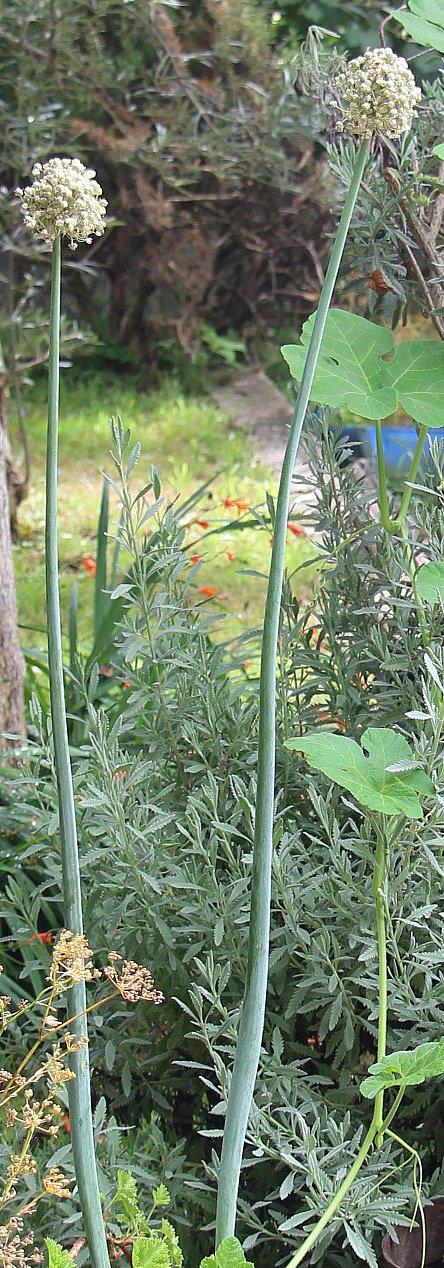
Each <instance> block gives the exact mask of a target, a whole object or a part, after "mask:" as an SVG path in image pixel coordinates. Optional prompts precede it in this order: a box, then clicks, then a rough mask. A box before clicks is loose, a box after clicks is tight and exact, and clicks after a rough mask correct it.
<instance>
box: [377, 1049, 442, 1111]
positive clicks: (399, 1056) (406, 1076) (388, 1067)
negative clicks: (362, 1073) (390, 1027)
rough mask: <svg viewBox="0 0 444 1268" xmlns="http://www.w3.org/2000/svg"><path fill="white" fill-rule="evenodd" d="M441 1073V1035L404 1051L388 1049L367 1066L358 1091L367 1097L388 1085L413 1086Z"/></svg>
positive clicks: (388, 1086)
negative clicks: (386, 1054) (367, 1070)
mask: <svg viewBox="0 0 444 1268" xmlns="http://www.w3.org/2000/svg"><path fill="white" fill-rule="evenodd" d="M440 1074H444V1038H442V1039H437V1040H435V1041H434V1042H433V1043H421V1044H419V1045H418V1047H417V1048H412V1049H411V1050H410V1051H407V1052H391V1053H390V1054H389V1056H387V1057H382V1058H381V1060H380V1061H376V1062H375V1064H374V1065H371V1066H370V1069H369V1072H368V1076H367V1078H365V1079H364V1080H363V1082H362V1083H361V1087H360V1091H361V1092H362V1095H363V1096H366V1097H367V1098H368V1100H372V1099H373V1097H374V1096H376V1094H377V1092H383V1091H384V1090H385V1089H386V1088H390V1087H417V1085H418V1084H419V1083H425V1081H426V1079H434V1078H436V1077H437V1075H440Z"/></svg>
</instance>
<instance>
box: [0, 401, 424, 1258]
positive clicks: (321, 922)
mask: <svg viewBox="0 0 444 1268" xmlns="http://www.w3.org/2000/svg"><path fill="white" fill-rule="evenodd" d="M309 449H310V463H311V468H312V473H313V474H312V479H313V482H314V483H316V486H317V487H318V490H319V500H318V505H317V508H316V511H315V514H314V521H315V524H316V527H317V528H318V529H322V533H323V542H324V560H325V563H326V564H327V568H326V570H325V572H324V573H323V574H322V575H321V576H320V578H319V583H318V586H317V590H316V595H315V600H314V605H313V610H312V611H311V610H310V611H307V609H302V610H299V609H298V605H297V602H296V600H295V598H294V596H293V594H292V589H291V582H290V579H287V583H286V588H285V593H284V601H283V611H282V660H281V664H282V677H281V681H280V684H279V689H280V701H279V735H280V738H281V739H283V738H285V737H286V735H287V734H294V732H295V727H296V725H300V724H301V723H302V724H303V725H304V726H305V725H306V726H307V727H309V728H310V727H312V726H313V724H314V723H315V722H317V724H319V722H320V721H321V723H322V718H321V719H320V717H319V698H320V694H321V692H322V696H323V705H322V711H323V712H324V713H325V714H326V715H327V716H326V718H325V719H324V725H333V726H334V725H337V722H336V723H335V719H344V720H345V721H346V724H347V729H348V730H349V731H350V732H351V733H353V731H354V732H355V734H359V732H360V730H361V729H362V728H364V727H365V726H366V725H368V723H369V722H372V723H373V724H375V722H376V719H378V721H379V722H381V723H384V724H386V725H390V724H393V723H394V722H396V723H398V724H399V723H401V724H402V725H404V726H405V728H406V730H407V731H408V732H409V734H410V738H411V741H412V742H413V743H414V745H415V746H417V749H418V752H419V753H420V754H421V755H423V756H424V757H425V759H426V761H427V760H430V761H432V759H433V766H434V770H435V777H436V778H437V780H438V788H439V786H440V783H441V782H442V769H443V766H442V757H443V742H442V727H443V712H444V706H443V695H441V694H440V689H439V687H438V686H437V682H438V683H439V681H440V680H441V679H442V678H443V670H444V664H443V653H442V650H440V649H441V647H442V643H443V639H442V634H443V629H442V625H443V617H442V613H441V612H440V611H439V609H437V611H436V612H435V614H434V618H433V627H432V644H431V648H430V650H429V655H428V660H427V661H425V660H424V649H423V648H422V645H421V641H420V632H419V628H418V622H417V617H416V612H415V606H414V603H413V601H412V595H411V593H410V591H409V589H408V586H407V584H406V574H405V568H404V561H403V556H402V548H401V546H400V545H399V544H397V543H396V542H390V543H385V542H384V540H383V539H382V536H381V533H380V530H379V528H378V526H377V525H376V524H375V522H374V521H373V520H372V518H371V516H369V511H368V500H369V494H368V488H367V486H366V485H365V484H364V483H363V482H362V481H359V480H358V482H357V478H356V475H355V474H354V471H353V470H352V468H351V467H350V466H348V465H341V462H342V463H343V461H344V458H345V457H346V454H345V453H344V445H342V447H339V449H338V445H337V443H336V440H335V435H334V433H333V432H332V430H331V428H330V425H329V420H328V418H320V419H318V420H312V431H311V436H310V438H309ZM339 458H341V462H339V461H338V459H339ZM136 459H137V454H135V455H134V457H133V458H132V459H131V461H130V462H129V463H128V461H127V459H126V458H125V455H124V454H120V456H119V455H117V466H118V479H119V480H120V479H121V478H123V485H124V490H123V498H122V500H123V503H124V506H125V507H126V516H125V524H124V526H123V528H122V530H121V531H122V537H123V540H124V544H125V547H126V550H127V551H128V552H129V554H130V556H131V561H132V562H131V569H132V570H133V571H131V572H130V576H131V581H130V582H128V581H127V582H126V584H127V585H129V590H128V591H127V604H128V606H127V610H126V614H125V616H124V619H123V622H122V626H121V641H120V650H119V651H118V653H117V655H116V658H115V670H116V676H117V679H118V680H122V681H123V680H126V681H127V680H128V679H130V680H131V683H132V687H131V690H129V691H121V690H118V691H117V693H116V694H117V696H118V706H117V707H116V706H115V704H112V703H110V706H109V709H108V713H107V714H106V713H104V712H100V711H97V710H96V709H95V707H94V704H93V701H94V690H93V684H91V683H90V684H88V682H87V681H86V684H85V685H86V696H87V697H88V691H89V692H90V699H89V702H88V700H87V708H88V726H87V729H86V732H85V738H84V741H83V743H82V745H81V746H80V747H79V748H78V749H77V751H76V752H75V753H74V755H73V756H74V769H75V780H76V795H77V805H78V808H79V819H80V837H81V850H82V867H83V875H84V895H85V904H86V920H87V930H88V933H89V935H90V938H91V940H92V941H94V945H95V946H99V948H100V947H103V949H104V950H105V948H108V947H109V946H110V943H111V945H112V946H113V947H115V949H117V950H118V951H120V952H122V951H123V950H124V951H125V954H127V955H128V956H133V957H134V958H136V959H137V958H138V959H140V958H141V950H142V949H143V958H144V960H145V961H146V962H147V963H148V965H149V967H150V968H151V970H152V972H153V975H154V978H155V980H156V983H158V985H159V987H160V988H161V989H162V990H163V992H164V994H165V997H166V1003H165V1007H164V1009H163V1015H162V1024H161V1025H160V1026H159V1018H158V1014H157V1012H156V1016H155V1017H153V1016H152V1014H151V1013H150V1012H149V1011H148V1010H142V1011H141V1012H140V1013H138V1014H137V1016H134V1015H131V1017H130V1015H129V1013H128V1012H127V1010H126V1008H125V1005H124V1004H121V1005H120V1004H119V1005H118V1007H117V1008H116V1011H115V1014H114V1016H113V1017H112V1018H111V1019H110V1018H108V1017H106V1018H104V1019H103V1022H102V1024H101V1025H100V1026H99V1027H97V1029H96V1030H95V1031H94V1033H93V1052H94V1064H95V1068H96V1079H99V1078H100V1083H101V1086H102V1087H103V1088H104V1090H105V1092H106V1095H107V1097H108V1098H109V1099H110V1100H111V1101H112V1102H113V1104H114V1106H115V1108H116V1113H117V1114H118V1115H119V1113H123V1112H124V1113H125V1116H126V1117H127V1116H128V1117H129V1119H131V1116H133V1118H134V1119H135V1120H136V1121H138V1120H139V1118H140V1113H141V1105H142V1106H143V1111H144V1112H145V1113H146V1114H147V1115H149V1113H150V1111H151V1110H152V1109H154V1110H155V1111H156V1112H157V1113H158V1114H159V1116H160V1120H161V1123H162V1127H163V1131H164V1133H165V1138H166V1140H170V1141H171V1143H173V1142H174V1141H175V1140H176V1139H177V1137H178V1136H179V1137H180V1138H181V1139H182V1140H183V1141H185V1142H186V1145H185V1150H186V1156H187V1183H186V1184H185V1185H184V1195H185V1197H184V1201H185V1202H186V1211H187V1218H189V1219H190V1220H191V1221H192V1222H194V1225H195V1226H198V1225H201V1224H203V1223H207V1222H208V1220H209V1219H210V1218H211V1212H212V1209H213V1208H212V1202H213V1200H214V1175H215V1173H216V1171H217V1156H218V1147H219V1140H220V1131H221V1125H222V1117H223V1108H224V1103H225V1098H226V1093H227V1086H228V1078H229V1070H230V1068H231V1058H232V1051H233V1044H234V1036H235V1030H236V1025H237V1017H238V1008H239V1001H240V998H241V993H242V982H243V974H244V961H245V951H246V930H247V916H248V887H249V883H250V871H251V846H252V828H253V814H254V803H255V787H254V778H253V774H252V772H253V771H254V769H255V757H256V752H255V750H256V726H257V699H256V687H255V684H254V682H253V683H246V681H245V677H244V676H243V675H241V671H240V663H241V661H242V660H243V659H244V657H245V649H244V646H243V645H242V644H241V645H236V644H235V645H231V646H228V647H224V646H223V645H221V643H220V642H219V643H216V642H215V641H214V640H212V637H211V635H212V627H211V625H210V624H208V618H207V617H206V616H203V615H202V613H201V612H200V611H199V610H198V609H197V608H196V606H195V603H194V596H193V577H192V576H191V577H190V569H189V566H188V565H187V550H186V542H185V539H184V534H183V526H182V525H181V523H180V522H179V521H178V517H177V514H176V512H175V509H174V507H168V506H165V505H164V504H162V502H161V499H160V497H159V496H158V491H156V494H155V496H154V495H153V494H150V493H147V494H146V495H145V496H144V497H142V498H140V499H139V500H138V501H136V500H135V499H136V496H137V494H136V492H134V493H131V492H130V490H129V488H128V484H130V485H131V481H132V479H133V477H132V476H131V471H130V477H128V475H127V472H128V466H129V467H130V468H131V467H132V466H133V465H134V462H135V461H136ZM320 470H322V472H323V473H324V476H325V477H327V478H324V480H323V481H320V480H319V478H318V473H319V471H320ZM329 476H330V478H329ZM424 484H425V487H426V490H427V491H426V493H424V496H423V499H422V500H421V501H418V500H415V502H414V514H415V517H416V520H415V523H416V529H415V532H416V537H417V542H418V547H421V549H425V548H426V549H427V553H428V557H430V558H439V557H440V556H442V553H443V547H444V542H443V528H442V524H443V518H442V501H443V488H444V480H443V475H442V468H441V465H440V458H439V455H438V454H435V465H434V466H433V468H432V470H431V472H430V473H429V475H428V476H426V477H424ZM154 504H155V505H154ZM131 517H132V524H131V522H130V521H131ZM413 527H414V525H413V523H412V528H413ZM426 541H427V546H426V545H425V543H426ZM317 549H318V548H317V547H316V546H315V545H314V551H316V550H317ZM194 575H195V574H194ZM381 591H387V592H388V602H387V605H386V606H387V608H388V611H385V612H384V614H383V616H384V619H383V620H382V621H381V620H380V619H379V617H380V611H379V607H378V602H377V601H376V596H377V594H378V593H380V592H381ZM314 627H315V630H314V633H313V628H314ZM406 714H409V715H410V716H408V717H406ZM328 718H329V719H330V721H328ZM35 722H36V725H38V727H39V728H40V729H42V727H43V730H44V729H45V720H44V719H42V720H41V722H40V723H39V722H38V718H37V715H36V716H35ZM33 760H34V762H35V767H34V771H33V772H31V778H30V780H29V784H28V789H27V790H24V791H23V798H21V800H23V802H25V801H26V798H27V801H28V806H29V813H30V814H32V816H33V818H34V820H35V821H36V822H35V829H36V837H35V841H34V844H33V846H32V850H33V855H32V857H33V860H34V862H35V861H36V860H38V858H39V854H40V855H41V857H44V860H45V883H44V887H43V888H42V891H41V894H40V900H39V898H38V897H37V899H36V902H37V903H38V901H41V902H43V901H44V900H45V901H48V898H50V896H51V892H55V891H56V888H57V877H58V870H57V869H58V862H57V820H56V816H55V813H54V804H55V799H54V790H53V776H52V772H51V745H50V743H49V744H46V746H44V748H43V750H42V748H41V746H40V745H39V743H37V742H36V745H35V749H34V759H33ZM37 776H38V782H39V789H40V791H39V794H38V795H39V802H38V804H37V802H36V783H37ZM442 827H443V825H442V804H441V803H440V802H439V801H437V803H436V806H435V807H434V809H433V811H431V812H430V814H429V815H428V816H427V817H426V819H425V821H424V823H423V824H419V825H418V824H417V823H416V824H415V823H414V824H410V825H405V826H404V827H403V828H402V831H401V833H400V835H399V838H398V839H397V841H396V842H394V843H393V848H392V874H391V886H390V910H389V921H388V925H389V1043H390V1047H393V1048H395V1047H402V1046H405V1036H406V1032H408V1037H409V1044H410V1045H411V1046H414V1045H415V1044H416V1043H418V1042H421V1041H423V1040H424V1039H433V1038H437V1037H438V1036H439V1035H440V1034H441V1033H442V1012H443V1000H444V956H443V950H442V929H441V917H440V912H439V910H438V905H437V902H436V898H435V887H436V881H437V879H438V880H439V877H440V876H441V874H442V870H443V867H444V851H443V838H444V834H443V831H442ZM48 842H49V847H48ZM275 844H276V848H275V859H274V874H273V911H272V949H271V967H270V987H269V995H268V1014H267V1028H266V1036H265V1046H264V1053H263V1059H262V1064H261V1071H260V1076H259V1080H258V1085H257V1093H256V1097H255V1105H254V1112H253V1114H252V1118H251V1122H250V1128H249V1136H248V1149H247V1154H246V1165H245V1169H244V1172H243V1182H242V1191H241V1221H242V1222H241V1228H242V1231H243V1233H244V1234H245V1235H246V1236H247V1237H249V1238H250V1239H251V1242H250V1244H251V1245H253V1244H254V1245H255V1263H257V1265H258V1268H262V1264H264V1265H265V1264H267V1263H268V1261H269V1255H270V1249H274V1248H278V1247H279V1248H280V1250H281V1251H282V1253H284V1251H288V1250H289V1249H290V1248H291V1246H294V1244H295V1242H296V1241H297V1240H298V1238H299V1237H300V1236H302V1231H303V1229H305V1228H308V1227H309V1226H310V1220H311V1219H312V1214H313V1212H316V1213H317V1212H318V1211H319V1210H320V1209H321V1207H322V1208H323V1206H324V1204H325V1202H324V1198H325V1193H326V1192H329V1191H330V1189H332V1188H333V1186H334V1185H335V1184H336V1183H337V1182H338V1179H339V1178H340V1177H341V1176H342V1174H343V1172H344V1170H345V1168H346V1165H347V1163H348V1162H349V1161H350V1159H351V1157H352V1156H353V1155H354V1152H355V1148H356V1140H357V1134H358V1133H359V1132H360V1131H361V1130H362V1126H363V1124H364V1123H366V1122H367V1113H368V1111H367V1107H366V1105H365V1104H364V1103H363V1102H362V1100H361V1099H360V1098H359V1095H358V1084H359V1082H360V1080H361V1078H362V1076H363V1074H365V1071H366V1069H367V1067H368V1065H369V1064H370V1063H371V1060H372V1058H373V1056H374V1052H375V1033H376V1015H375V1000H376V948H375V942H374V932H373V902H372V895H371V889H370V886H371V882H370V874H371V856H370V851H371V850H372V845H371V841H370V835H369V831H368V825H367V823H366V821H365V819H364V818H363V817H362V815H361V814H360V812H359V811H358V810H357V809H356V807H355V808H354V809H353V807H352V805H351V803H349V801H348V800H347V798H344V797H342V795H341V794H340V792H339V790H331V789H329V788H328V785H327V783H326V782H325V781H323V780H316V782H315V781H313V780H312V779H310V780H308V781H307V775H306V771H305V769H303V768H302V764H300V763H298V762H297V760H296V759H294V758H293V757H291V758H290V756H289V754H288V752H284V751H283V750H282V749H280V751H279V757H278V798H277V804H276V830H275ZM13 907H14V902H13V899H11V901H10V903H9V906H8V903H7V902H4V904H3V911H4V915H5V918H6V919H9V918H11V919H12V914H11V913H12V910H13ZM8 912H9V915H8ZM309 1040H315V1042H314V1043H312V1042H310V1043H309ZM418 1121H421V1122H422V1123H423V1124H424V1128H423V1149H422V1152H423V1155H424V1156H425V1163H426V1173H427V1176H428V1184H429V1185H430V1184H432V1185H433V1183H436V1181H432V1177H433V1174H434V1172H435V1170H436V1165H437V1155H438V1149H437V1145H436V1135H435V1133H436V1134H437V1135H438V1134H439V1130H440V1123H439V1116H437V1114H436V1102H435V1093H434V1090H433V1087H431V1088H427V1086H425V1087H424V1088H421V1089H418V1091H417V1092H415V1093H414V1094H413V1095H412V1097H411V1098H410V1097H409V1098H408V1099H407V1098H406V1102H405V1106H404V1108H403V1109H402V1111H401V1115H400V1131H401V1134H403V1135H404V1136H406V1138H407V1139H410V1140H415V1141H416V1138H417V1123H418ZM202 1133H203V1134H202ZM400 1161H401V1156H400V1155H398V1154H397V1153H396V1152H395V1153H394V1154H393V1153H392V1155H391V1161H390V1164H389V1162H388V1158H387V1156H386V1155H385V1154H382V1155H381V1157H380V1158H378V1159H370V1160H369V1162H368V1165H367V1167H366V1169H365V1170H364V1171H363V1173H362V1176H361V1177H360V1179H359V1181H358V1182H357V1184H356V1185H355V1186H354V1187H353V1189H352V1190H351V1192H350V1195H349V1197H348V1198H347V1203H346V1205H345V1206H344V1208H343V1210H342V1211H341V1219H340V1220H339V1218H338V1220H337V1221H336V1222H335V1223H334V1224H333V1225H332V1226H331V1228H330V1229H329V1232H328V1234H326V1239H327V1237H332V1239H333V1243H332V1252H330V1254H331V1253H336V1252H337V1253H340V1254H341V1256H343V1254H344V1252H343V1250H342V1245H343V1242H344V1240H346V1241H347V1242H348V1245H349V1249H348V1250H346V1251H345V1257H346V1262H349V1257H350V1262H351V1257H352V1255H353V1253H354V1252H356V1247H357V1245H358V1244H359V1247H360V1250H361V1251H362V1254H363V1255H364V1257H365V1258H366V1259H367V1262H368V1263H369V1265H371V1268H374V1254H375V1253H376V1252H377V1249H378V1244H379V1238H380V1234H381V1231H382V1230H383V1229H384V1228H387V1227H388V1228H390V1227H391V1226H392V1224H393V1223H394V1222H396V1221H397V1220H399V1219H400V1218H401V1219H404V1218H407V1213H408V1210H409V1209H411V1205H410V1208H409V1202H410V1199H411V1193H412V1188H411V1178H410V1176H409V1174H408V1169H407V1168H406V1169H404V1170H402V1171H400V1172H397V1173H396V1174H395V1175H392V1176H390V1178H388V1179H387V1180H386V1181H384V1183H382V1181H383V1175H386V1174H387V1172H388V1171H389V1170H390V1169H391V1165H392V1163H393V1165H397V1164H398V1162H400ZM190 1172H192V1173H193V1176H194V1178H193V1180H192V1184H191V1185H190V1183H189V1181H190ZM379 1185H381V1187H376V1186H379ZM323 1194H324V1196H323ZM296 1212H298V1213H300V1215H301V1223H300V1224H299V1223H297V1222H294V1221H293V1223H291V1221H292V1220H293V1217H294V1216H295V1213H296ZM289 1221H290V1223H288V1222H289ZM325 1249H326V1240H325V1241H324V1242H323V1243H322V1246H321V1252H322V1253H324V1252H325Z"/></svg>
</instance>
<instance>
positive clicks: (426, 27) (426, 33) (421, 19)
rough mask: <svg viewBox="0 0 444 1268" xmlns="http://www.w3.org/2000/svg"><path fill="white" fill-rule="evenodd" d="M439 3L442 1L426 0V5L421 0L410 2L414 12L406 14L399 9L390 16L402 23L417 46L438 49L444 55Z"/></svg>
mask: <svg viewBox="0 0 444 1268" xmlns="http://www.w3.org/2000/svg"><path fill="white" fill-rule="evenodd" d="M439 2H440V0H424V3H421V0H410V9H411V10H412V12H410V13H406V12H405V10H404V11H403V10H401V9H398V10H397V11H396V12H394V13H392V14H391V15H390V16H391V17H392V18H394V19H395V21H396V22H400V23H401V26H403V27H404V29H405V30H406V31H407V32H408V34H409V35H411V37H412V40H414V41H415V44H422V45H424V47H425V48H436V49H437V52H438V53H444V26H443V17H442V9H441V12H440V11H439ZM427 19H429V20H427Z"/></svg>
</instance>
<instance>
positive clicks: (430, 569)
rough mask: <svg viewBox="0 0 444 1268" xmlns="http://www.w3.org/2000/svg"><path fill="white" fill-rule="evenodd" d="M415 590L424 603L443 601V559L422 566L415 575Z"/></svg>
mask: <svg viewBox="0 0 444 1268" xmlns="http://www.w3.org/2000/svg"><path fill="white" fill-rule="evenodd" d="M416 588H417V591H418V595H419V598H420V599H424V600H425V602H426V603H431V604H433V603H438V601H439V600H440V599H442V600H444V559H440V560H438V562H437V563H432V564H422V565H421V567H420V568H418V571H417V573H416Z"/></svg>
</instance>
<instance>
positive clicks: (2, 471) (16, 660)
mask: <svg viewBox="0 0 444 1268" xmlns="http://www.w3.org/2000/svg"><path fill="white" fill-rule="evenodd" d="M8 462H9V443H8V435H7V429H6V382H5V374H4V372H2V370H1V367H0V752H1V751H3V752H5V750H7V749H10V748H11V747H14V745H17V742H18V743H19V744H20V743H21V741H22V740H23V739H24V737H25V734H26V732H25V710H24V701H23V684H24V677H25V666H24V661H23V656H22V653H21V650H20V642H19V632H18V614H17V599H16V593H15V584H14V569H13V563H12V540H11V524H10V499H9V491H8V480H7V466H8ZM5 732H6V733H7V735H9V736H14V737H15V740H14V739H11V738H9V739H8V738H6V737H5Z"/></svg>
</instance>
